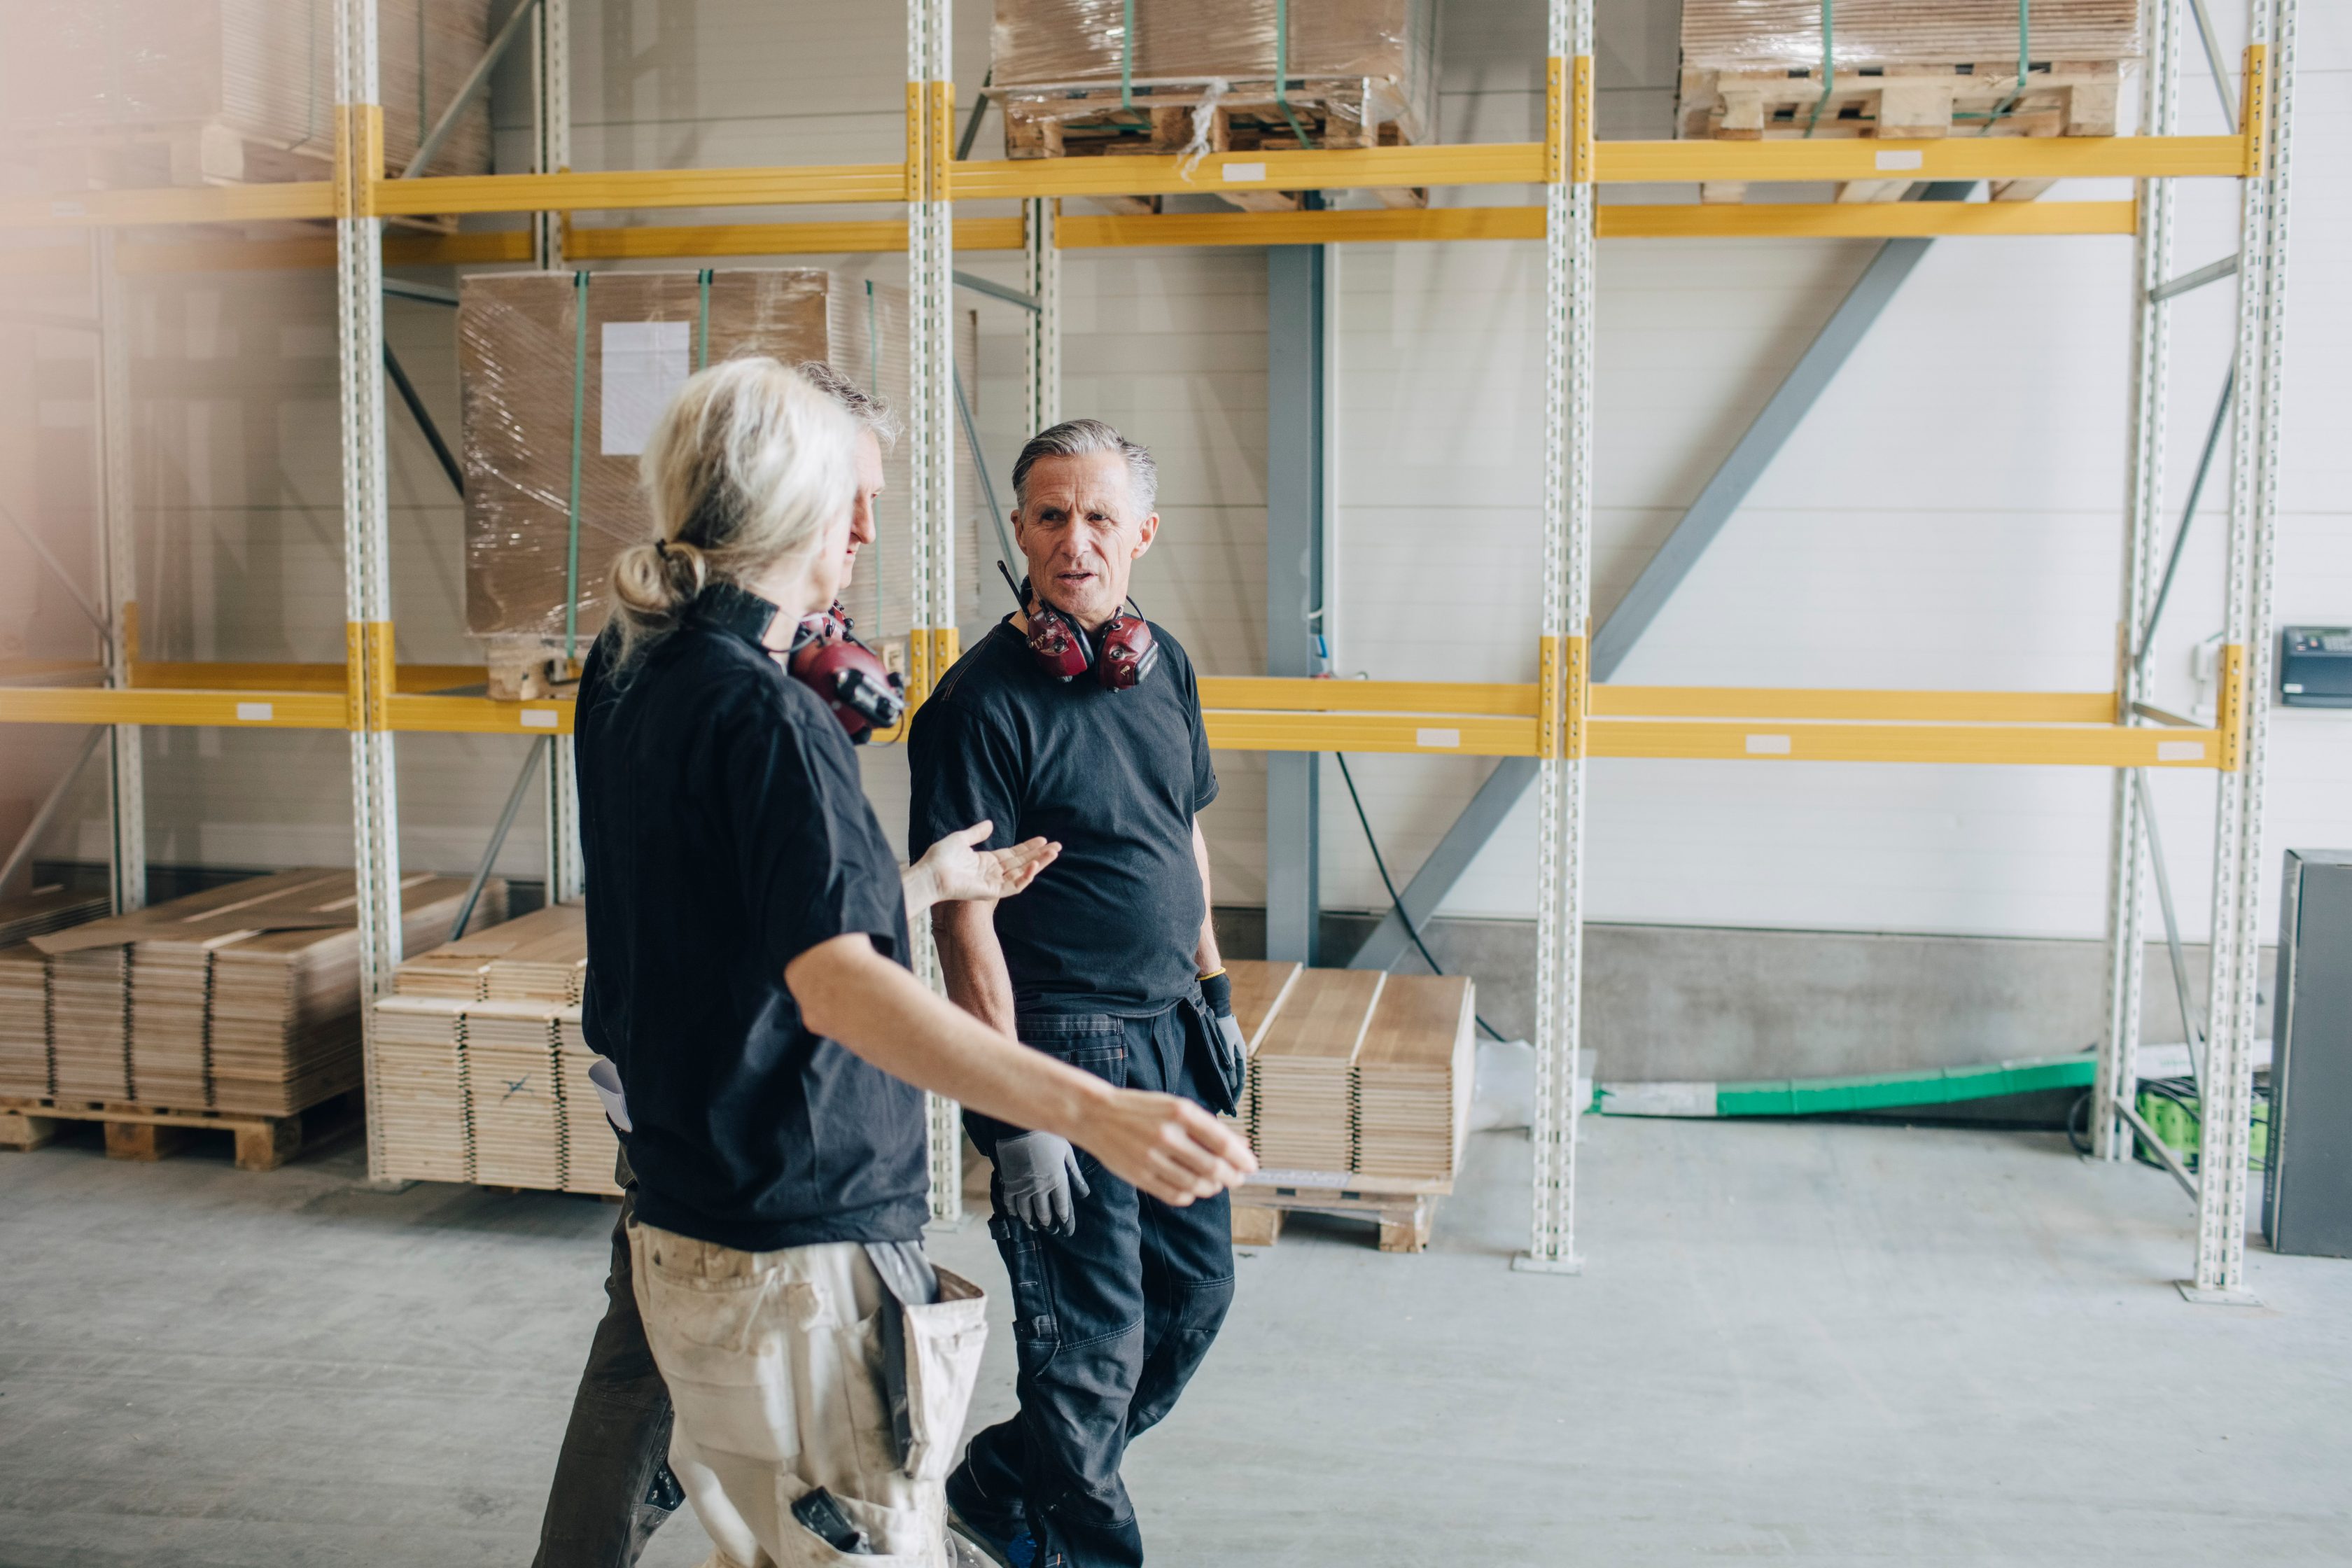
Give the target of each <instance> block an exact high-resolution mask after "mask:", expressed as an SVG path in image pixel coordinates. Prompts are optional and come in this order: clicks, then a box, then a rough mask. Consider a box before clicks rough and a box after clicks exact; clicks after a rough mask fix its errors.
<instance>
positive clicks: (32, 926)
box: [0, 886, 107, 1096]
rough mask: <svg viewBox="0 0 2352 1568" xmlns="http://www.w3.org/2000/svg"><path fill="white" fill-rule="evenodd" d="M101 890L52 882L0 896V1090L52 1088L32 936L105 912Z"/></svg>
mask: <svg viewBox="0 0 2352 1568" xmlns="http://www.w3.org/2000/svg"><path fill="white" fill-rule="evenodd" d="M106 908H107V900H106V898H105V896H104V895H103V894H98V895H93V894H89V893H81V892H76V891H74V890H72V889H68V888H65V887H62V886H58V887H47V888H36V889H33V890H32V891H31V892H29V893H26V894H23V895H21V896H19V897H17V898H13V899H0V1094H16V1095H32V1096H41V1095H47V1093H49V1091H50V1090H51V1089H53V1088H54V1087H55V1080H54V1078H53V1076H52V1073H51V1063H50V1056H49V1046H50V1040H49V981H48V964H47V961H46V960H45V959H44V958H43V956H42V954H41V951H40V949H38V948H37V947H33V946H30V945H29V943H30V942H31V941H32V939H33V938H35V937H37V936H47V934H48V933H49V932H51V931H63V930H65V929H66V928H67V927H68V926H74V925H79V924H81V923H82V922H83V921H94V920H97V919H98V918H99V917H100V916H101V915H103V914H105V913H106Z"/></svg>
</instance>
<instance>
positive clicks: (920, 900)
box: [904, 822, 1062, 920]
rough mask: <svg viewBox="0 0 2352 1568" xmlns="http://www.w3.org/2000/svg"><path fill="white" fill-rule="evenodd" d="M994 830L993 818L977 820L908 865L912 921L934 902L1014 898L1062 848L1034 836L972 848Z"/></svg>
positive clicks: (907, 878) (907, 887) (987, 900)
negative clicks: (1006, 844)
mask: <svg viewBox="0 0 2352 1568" xmlns="http://www.w3.org/2000/svg"><path fill="white" fill-rule="evenodd" d="M995 829H996V825H995V824H994V823H993V822H976V823H974V824H972V825H971V826H970V827H967V828H964V829H963V830H962V831H961V832H958V833H950V834H949V835H948V836H947V837H944V838H942V839H940V841H939V842H938V843H936V844H934V845H932V846H931V847H930V848H929V849H928V850H926V851H925V852H924V854H923V858H921V859H920V860H918V861H916V862H915V863H914V864H913V865H912V866H909V867H908V868H907V871H906V876H905V878H904V881H905V884H906V890H907V917H908V919H909V920H912V919H913V918H914V917H915V916H917V915H919V914H921V913H922V912H923V911H924V910H928V909H929V908H930V907H931V906H932V905H933V904H939V903H954V902H962V901H976V902H982V903H986V902H993V901H994V900H998V899H1009V898H1011V897H1013V895H1014V894H1016V893H1018V892H1020V891H1021V890H1022V889H1024V888H1026V887H1027V886H1028V885H1029V884H1030V883H1032V882H1034V881H1035V880H1036V879H1037V873H1038V872H1040V871H1042V870H1044V869H1045V868H1046V867H1048V866H1050V865H1052V864H1053V863H1054V858H1055V856H1057V855H1059V854H1060V853H1061V852H1062V847H1061V846H1060V845H1058V844H1055V843H1053V842H1052V841H1050V840H1048V839H1045V838H1032V839H1030V840H1029V841H1028V842H1027V843H1025V844H1015V845H1013V847H1010V848H1007V849H975V848H973V846H974V845H976V844H978V843H980V842H981V841H982V839H984V838H986V837H988V836H989V835H990V834H991V833H992V832H994V831H995Z"/></svg>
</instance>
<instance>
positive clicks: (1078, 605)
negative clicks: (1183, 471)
mask: <svg viewBox="0 0 2352 1568" xmlns="http://www.w3.org/2000/svg"><path fill="white" fill-rule="evenodd" d="M1138 510H1139V509H1138V508H1137V505H1136V498H1135V486H1134V481H1133V479H1132V478H1131V476H1130V475H1129V472H1128V468H1127V459H1126V458H1123V457H1121V456H1120V455H1119V454H1118V453H1117V452H1089V453H1087V455H1086V456H1084V457H1082V458H1039V459H1038V460H1037V462H1036V463H1035V465H1034V466H1033V467H1032V468H1030V470H1029V484H1028V493H1027V496H1026V497H1025V499H1024V500H1023V502H1022V504H1021V506H1020V507H1019V509H1018V510H1015V511H1014V512H1013V545H1014V546H1015V548H1017V549H1018V550H1019V551H1020V552H1021V555H1022V558H1023V559H1024V561H1026V562H1027V563H1029V581H1030V584H1031V585H1032V586H1033V587H1034V589H1035V591H1036V593H1037V595H1038V596H1039V597H1041V598H1043V599H1044V600H1045V602H1046V603H1047V604H1049V605H1053V606H1054V607H1055V609H1057V610H1059V611H1061V612H1062V613H1063V614H1064V615H1066V616H1069V617H1070V618H1071V619H1072V620H1075V621H1076V622H1077V623H1078V624H1079V625H1080V626H1084V627H1086V628H1087V630H1088V631H1093V630H1095V629H1096V628H1097V627H1098V626H1101V625H1102V624H1103V622H1105V621H1107V620H1108V619H1110V617H1111V616H1114V615H1116V614H1118V607H1119V606H1120V605H1123V604H1125V603H1126V602H1127V583H1128V577H1129V574H1131V573H1132V572H1133V571H1134V570H1135V563H1136V558H1137V557H1139V556H1140V555H1141V554H1142V553H1143V552H1145V551H1147V550H1149V549H1150V548H1151V541H1152V538H1153V536H1154V535H1156V534H1157V533H1158V532H1159V531H1160V514H1159V513H1158V512H1151V513H1148V514H1144V515H1138Z"/></svg>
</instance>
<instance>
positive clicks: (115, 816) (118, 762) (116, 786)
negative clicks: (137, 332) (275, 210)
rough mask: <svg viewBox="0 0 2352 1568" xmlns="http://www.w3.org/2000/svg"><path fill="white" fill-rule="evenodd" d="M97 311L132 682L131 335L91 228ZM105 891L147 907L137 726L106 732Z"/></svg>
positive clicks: (109, 590) (110, 641)
mask: <svg viewBox="0 0 2352 1568" xmlns="http://www.w3.org/2000/svg"><path fill="white" fill-rule="evenodd" d="M89 245H90V263H91V268H92V274H93V276H92V279H91V281H92V284H93V286H94V292H95V295H96V304H97V307H98V421H97V423H98V464H99V481H98V482H99V517H100V522H99V529H98V566H99V583H100V602H101V603H103V604H104V605H106V626H105V628H104V632H105V640H106V647H105V655H104V657H105V663H106V684H107V685H108V686H109V687H110V688H112V689H121V688H123V687H126V686H129V685H131V679H132V672H131V665H132V664H133V663H134V662H135V661H136V660H137V659H138V658H139V566H138V552H137V546H136V540H137V530H136V527H135V514H136V510H137V500H138V498H137V496H136V494H135V492H134V487H133V483H132V478H131V320H130V315H129V313H128V311H127V310H125V308H124V301H123V298H122V273H121V268H120V267H119V266H118V265H117V261H116V257H115V237H114V235H113V233H112V231H111V230H108V229H95V230H92V231H91V234H90V238H89ZM106 798H107V860H108V877H107V881H108V893H109V896H110V898H111V899H112V900H113V904H114V912H115V913H116V914H126V913H128V912H129V911H131V910H136V909H141V908H143V907H144V906H145V905H146V902H147V769H146V761H145V756H144V753H143V752H142V749H141V740H140V734H139V729H138V726H136V725H133V724H116V725H112V726H110V729H109V730H108V732H107V793H106Z"/></svg>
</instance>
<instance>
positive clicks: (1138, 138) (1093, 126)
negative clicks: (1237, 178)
mask: <svg viewBox="0 0 2352 1568" xmlns="http://www.w3.org/2000/svg"><path fill="white" fill-rule="evenodd" d="M1209 90H1210V89H1209V86H1208V84H1207V83H1205V82H1188V83H1179V84H1174V85H1171V84H1168V83H1164V82H1162V83H1155V84H1153V85H1151V86H1149V87H1139V88H1137V89H1134V93H1133V99H1134V101H1133V103H1132V105H1131V106H1129V105H1123V104H1122V103H1121V102H1120V99H1119V90H1118V89H1117V88H1115V87H1102V88H1074V89H1056V90H1054V91H1050V92H1047V91H1032V92H1024V91H1022V90H1020V89H1013V90H1012V91H1010V92H1008V93H1006V94H1004V95H1003V98H1002V100H1001V101H1002V104H1003V110H1004V151H1005V155H1006V156H1007V157H1012V158H1117V157H1144V156H1152V157H1171V156H1175V155H1178V154H1181V153H1184V152H1186V151H1187V150H1188V149H1190V148H1191V146H1192V125H1193V118H1194V114H1195V111H1196V110H1198V109H1199V108H1200V107H1201V105H1202V102H1203V101H1204V100H1206V99H1207V97H1208V96H1209ZM1371 97H1372V95H1371V94H1370V93H1368V92H1367V91H1366V90H1365V83H1364V81H1363V80H1362V79H1360V78H1358V79H1348V80H1318V79H1309V80H1307V81H1304V82H1302V83H1300V84H1299V85H1298V86H1297V87H1295V88H1293V89H1291V90H1290V91H1289V92H1288V93H1286V95H1285V100H1286V102H1287V103H1288V105H1289V109H1290V113H1289V114H1287V115H1286V114H1285V113H1284V112H1283V106H1282V104H1281V103H1277V102H1276V100H1275V96H1274V83H1273V82H1272V81H1270V80H1267V81H1255V82H1252V81H1242V82H1235V83H1233V84H1232V85H1230V86H1228V87H1227V88H1226V89H1225V90H1224V91H1223V93H1222V94H1220V95H1219V96H1218V97H1217V100H1216V102H1215V104H1214V106H1213V108H1211V109H1210V110H1209V125H1208V128H1207V129H1208V135H1207V137H1206V139H1205V140H1206V142H1207V144H1208V146H1207V150H1208V151H1209V152H1211V153H1259V152H1276V151H1284V150H1291V149H1296V148H1298V147H1300V146H1302V145H1306V144H1312V145H1313V146H1316V147H1394V146H1398V145H1401V144H1402V141H1403V136H1402V127H1401V126H1400V125H1399V124H1398V122H1397V121H1393V120H1388V121H1379V122H1377V123H1375V124H1371V125H1367V124H1366V123H1365V119H1366V115H1367V113H1368V111H1369V112H1372V113H1377V112H1379V110H1378V109H1377V108H1373V107H1371V106H1370V100H1371ZM1293 117H1296V118H1297V121H1298V124H1297V128H1296V129H1294V128H1293V127H1292V125H1291V119H1292V118H1293ZM1302 130H1303V131H1305V132H1307V142H1306V143H1302V142H1300V141H1299V137H1298V132H1299V131H1302ZM1216 194H1217V195H1220V196H1223V198H1224V199H1225V200H1226V201H1228V202H1231V203H1232V204H1233V205H1235V206H1237V207H1240V208H1242V209H1244V211H1248V212H1293V211H1296V210H1297V208H1298V206H1299V205H1300V202H1301V193H1299V192H1297V191H1234V192H1225V191H1220V192H1218V193H1216ZM1373 194H1374V195H1377V196H1378V197H1379V198H1380V199H1381V203H1382V204H1383V205H1388V206H1391V207H1423V206H1427V205H1429V193H1428V192H1427V191H1426V190H1422V189H1412V190H1406V189H1403V188H1393V189H1383V190H1378V191H1375V192H1374V193H1373ZM1095 199H1097V200H1098V201H1100V202H1102V203H1103V204H1104V205H1107V206H1108V207H1110V208H1111V209H1112V210H1113V211H1116V212H1158V211H1159V210H1160V197H1158V196H1099V197H1097V198H1095Z"/></svg>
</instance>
